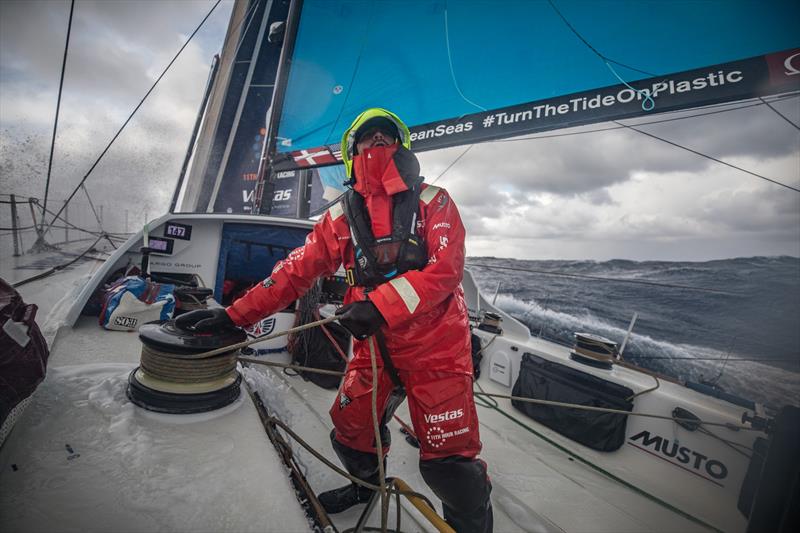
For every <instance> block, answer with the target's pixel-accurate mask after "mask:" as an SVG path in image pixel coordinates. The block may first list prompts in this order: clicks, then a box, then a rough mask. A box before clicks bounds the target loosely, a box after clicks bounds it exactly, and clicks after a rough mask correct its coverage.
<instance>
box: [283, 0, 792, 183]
mask: <svg viewBox="0 0 800 533" xmlns="http://www.w3.org/2000/svg"><path fill="white" fill-rule="evenodd" d="M798 18H800V5H798V4H797V3H796V2H774V3H769V4H761V3H752V2H688V3H677V2H638V1H629V2H619V1H594V2H574V1H564V0H559V1H553V2H548V1H542V2H515V1H510V2H490V3H489V2H483V1H478V0H468V1H460V2H446V1H444V2H443V1H430V2H423V1H419V2H394V1H386V2H378V3H375V2H370V1H366V0H351V1H345V2H336V3H331V2H325V1H324V0H305V1H304V3H303V12H302V19H301V22H300V27H299V31H298V36H297V42H296V43H295V54H294V57H293V60H292V69H291V73H290V75H289V82H288V87H287V94H286V98H285V104H284V107H283V109H282V115H281V121H280V129H279V130H278V139H279V141H280V142H279V143H278V149H277V154H276V156H275V159H274V168H275V169H276V170H285V169H290V168H303V167H310V166H311V167H313V166H317V165H320V164H331V163H333V162H335V159H337V158H338V155H339V154H338V150H339V146H338V140H339V135H340V134H341V131H343V129H344V128H345V127H346V126H347V124H348V123H349V122H350V121H351V120H352V118H353V117H354V116H355V115H356V114H358V113H359V112H360V111H362V110H363V109H365V108H368V107H373V106H382V107H388V108H391V109H392V110H394V111H396V112H397V113H398V114H400V116H402V117H403V118H404V120H405V121H406V122H407V123H408V124H409V125H410V127H411V130H412V139H413V147H414V149H415V150H430V149H436V148H443V147H447V146H456V145H462V144H470V143H474V142H480V141H485V140H490V139H497V138H503V137H510V136H515V135H520V134H524V133H533V132H538V131H545V130H550V129H556V128H564V127H571V126H576V125H581V124H588V123H593V122H600V121H607V120H611V119H621V118H629V117H633V116H637V115H642V114H646V113H657V112H664V111H672V110H676V109H683V108H688V107H697V106H702V105H708V104H713V103H718V102H723V101H731V100H741V99H744V98H751V97H754V96H762V95H766V94H776V93H781V92H788V91H793V90H798V89H800V76H796V74H797V73H798V70H800V48H798V47H799V46H800V38H798V36H797V33H796V31H794V28H793V23H792V22H790V21H793V20H797V19H798ZM712 21H713V23H712ZM332 51H333V52H334V53H332ZM776 52H777V53H776Z"/></svg>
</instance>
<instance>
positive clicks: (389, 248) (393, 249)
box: [342, 181, 428, 287]
mask: <svg viewBox="0 0 800 533" xmlns="http://www.w3.org/2000/svg"><path fill="white" fill-rule="evenodd" d="M421 189H422V182H421V181H420V182H419V183H416V184H415V185H414V186H413V187H412V188H411V189H409V190H406V191H402V192H399V193H396V194H394V195H392V233H391V235H388V236H386V237H381V238H380V239H376V238H375V236H374V235H373V233H372V226H371V223H370V217H369V212H368V211H367V206H366V204H365V202H364V197H363V196H361V195H360V194H359V193H357V192H356V191H354V190H352V189H351V190H349V191H347V192H346V193H345V195H344V198H343V200H342V203H343V207H344V214H345V216H346V217H347V223H348V224H349V225H350V238H351V240H352V243H353V251H354V254H355V265H354V267H353V268H348V269H347V271H346V279H347V283H348V284H349V285H355V286H359V287H376V286H378V285H380V284H381V283H385V282H387V281H389V280H390V279H392V278H394V277H396V276H399V275H400V274H403V273H404V272H408V271H409V270H419V269H421V268H423V267H424V266H425V265H426V264H427V263H428V252H427V249H426V247H425V241H424V240H423V238H422V236H421V235H417V221H418V220H419V195H420V192H421Z"/></svg>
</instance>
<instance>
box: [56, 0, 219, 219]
mask: <svg viewBox="0 0 800 533" xmlns="http://www.w3.org/2000/svg"><path fill="white" fill-rule="evenodd" d="M221 1H222V0H217V1H216V3H215V4H214V5H213V6H212V7H211V9H210V10H209V11H208V13H207V14H206V16H205V17H204V18H203V20H202V21H200V24H199V25H198V26H197V28H195V30H194V31H193V32H192V34H191V35H190V36H189V38H188V39H186V42H185V43H183V46H181V48H180V50H178V53H176V54H175V57H173V58H172V60H171V61H170V62H169V64H168V65H167V66H166V67H165V68H164V70H163V71H162V72H161V74H160V75H159V76H158V78H156V81H154V82H153V85H151V86H150V88H149V89H148V90H147V92H146V93H145V95H144V96H143V97H142V99H141V100H139V103H138V104H136V107H135V108H134V109H133V111H131V114H130V115H128V118H127V119H125V122H124V123H123V124H122V126H120V128H119V130H117V133H116V134H114V137H112V138H111V140H110V141H109V142H108V144H107V145H106V147H105V148H104V149H103V151H102V152H101V153H100V155H99V156H98V157H97V159H96V160H95V162H94V163H93V164H92V166H91V167H90V168H89V170H88V172H86V174H85V175H84V176H83V178H82V179H81V181H80V183H78V185H77V186H76V187H75V189H73V191H72V192H71V193H70V195H69V197H68V198H67V199H66V201H65V202H64V205H62V206H61V209H59V210H58V213H56V215H55V217H53V221H55V219H56V218H58V215H60V214H61V213H62V212H63V211H64V209H66V207H67V205H68V204H69V202H70V201H72V198H73V197H74V196H75V194H76V193H77V192H78V189H79V188H80V187H81V186H82V185H83V184H84V183H85V182H86V180H87V178H88V177H89V175H90V174H91V173H92V171H93V170H94V169H95V167H96V166H97V165H98V163H100V160H101V159H103V156H104V155H106V152H108V150H109V149H110V148H111V145H112V144H114V141H116V140H117V137H119V136H120V134H121V133H122V130H124V129H125V126H127V125H128V122H130V121H131V119H132V118H133V116H134V115H135V114H136V112H137V111H139V108H140V107H142V104H144V101H145V100H146V99H147V97H148V96H150V93H152V92H153V90H154V89H155V88H156V85H158V83H159V82H160V81H161V78H163V77H164V75H165V74H166V73H167V71H168V70H169V69H170V67H172V64H173V63H175V61H176V60H177V59H178V56H180V55H181V52H183V50H184V49H185V48H186V47H187V46H188V45H189V43H190V42H191V41H192V38H193V37H194V36H195V34H197V32H198V31H200V28H202V27H203V24H205V22H206V20H208V18H209V17H210V16H211V13H213V12H214V10H215V9H216V8H217V6H218V5H219V4H220V2H221ZM49 227H50V226H49V225H48V229H49Z"/></svg>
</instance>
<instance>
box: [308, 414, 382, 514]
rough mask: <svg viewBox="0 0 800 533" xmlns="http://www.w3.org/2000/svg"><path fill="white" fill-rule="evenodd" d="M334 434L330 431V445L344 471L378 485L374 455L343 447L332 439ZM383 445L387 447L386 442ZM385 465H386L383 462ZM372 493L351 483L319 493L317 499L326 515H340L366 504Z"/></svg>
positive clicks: (376, 461) (376, 464) (376, 463)
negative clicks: (355, 506) (358, 505)
mask: <svg viewBox="0 0 800 533" xmlns="http://www.w3.org/2000/svg"><path fill="white" fill-rule="evenodd" d="M335 433H336V432H335V430H334V431H331V445H332V446H333V451H335V452H336V455H337V456H339V460H340V461H341V462H342V464H343V465H344V467H345V469H346V470H347V471H348V472H350V474H352V475H353V476H355V477H357V478H358V479H362V480H364V481H366V482H367V483H372V484H373V485H377V484H378V483H379V479H378V458H377V456H376V455H375V454H374V453H367V452H362V451H359V450H354V449H353V448H350V447H349V446H345V445H344V444H342V443H341V442H339V441H337V440H336V439H335V438H334V435H335ZM384 444H386V445H388V444H387V443H386V442H384ZM385 465H386V463H385V462H384V466H385ZM373 492H374V491H372V490H370V489H368V488H366V487H362V486H361V485H356V484H355V483H351V484H349V485H346V486H344V487H339V488H338V489H333V490H329V491H326V492H323V493H320V494H319V496H317V498H318V499H319V503H321V504H322V507H324V508H325V511H326V512H327V513H328V514H335V513H341V512H342V511H344V510H346V509H349V508H350V507H352V506H354V505H356V504H359V503H366V502H367V501H369V499H370V497H371V496H372V493H373Z"/></svg>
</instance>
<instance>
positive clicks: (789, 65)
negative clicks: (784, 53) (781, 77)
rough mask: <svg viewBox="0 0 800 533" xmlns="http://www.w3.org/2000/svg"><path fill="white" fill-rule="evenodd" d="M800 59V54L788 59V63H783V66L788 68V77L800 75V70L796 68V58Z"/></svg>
mask: <svg viewBox="0 0 800 533" xmlns="http://www.w3.org/2000/svg"><path fill="white" fill-rule="evenodd" d="M798 57H800V53H797V54H794V55H791V56H789V57H787V58H786V61H784V62H783V66H784V67H786V72H784V74H786V75H787V76H794V75H795V74H800V70H798V68H797V67H796V66H794V60H795V58H798Z"/></svg>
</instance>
